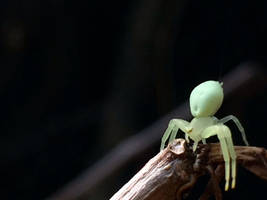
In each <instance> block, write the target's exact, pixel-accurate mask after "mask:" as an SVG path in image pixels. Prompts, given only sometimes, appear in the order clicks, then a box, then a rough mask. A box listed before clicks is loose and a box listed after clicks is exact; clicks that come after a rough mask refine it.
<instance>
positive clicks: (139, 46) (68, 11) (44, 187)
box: [0, 0, 267, 200]
mask: <svg viewBox="0 0 267 200" xmlns="http://www.w3.org/2000/svg"><path fill="white" fill-rule="evenodd" d="M266 35H267V2H266V1H265V0H259V1H247V0H242V1H241V0H236V1H213V0H208V1H197V0H192V1H189V0H187V1H186V0H179V1H173V0H172V1H171V0H139V1H125V0H124V1H122V0H117V1H63V0H53V1H52V0H47V1H39V0H34V1H33V0H25V1H19V0H2V1H1V2H0V110H1V114H0V118H1V120H0V155H1V156H0V158H1V161H0V165H1V166H0V167H1V173H0V174H1V176H0V182H1V187H0V188H1V189H0V198H1V199H20V200H21V199H27V200H31V199H45V198H46V197H48V196H50V195H52V194H53V193H54V192H56V191H57V190H59V189H60V188H61V187H63V186H64V185H65V184H66V183H68V182H70V181H71V180H73V179H74V178H75V177H76V176H77V175H79V174H80V173H81V172H82V171H83V170H84V169H87V168H88V167H90V166H91V165H92V164H94V163H96V162H97V161H98V160H99V159H100V158H101V157H103V156H104V155H105V154H106V153H108V152H109V151H110V150H111V149H112V148H113V147H115V146H116V145H118V144H119V143H120V142H121V141H123V140H124V139H126V138H127V137H129V136H131V135H134V134H136V133H137V132H138V131H140V130H142V129H144V128H145V127H147V126H148V125H150V124H152V123H153V122H154V121H155V120H157V119H159V118H160V117H162V116H164V115H165V114H166V113H168V112H170V111H171V110H172V109H174V108H175V107H176V106H177V105H179V104H181V103H182V102H184V101H187V100H188V97H189V94H190V91H191V90H192V89H193V88H194V86H196V85H197V84H199V83H201V82H203V81H205V80H209V79H213V80H220V79H221V78H222V77H223V76H224V75H225V74H227V73H229V72H231V70H232V69H234V68H235V67H236V66H238V65H242V64H243V63H246V62H248V61H249V62H253V63H257V64H258V65H260V66H262V69H264V67H265V66H266V64H267V54H266V52H267V51H266V44H267V43H266ZM236 78H237V79H238V77H236ZM265 83H266V82H265ZM266 92H267V88H266V84H265V85H264V84H263V85H262V84H261V85H260V86H259V87H258V86H257V87H256V86H255V87H252V88H250V89H247V90H244V91H243V92H240V93H236V94H234V95H232V96H231V98H230V99H229V100H227V101H226V102H225V104H224V105H223V107H222V109H221V110H220V111H219V113H218V117H219V118H221V117H223V116H225V115H229V114H234V115H236V116H237V117H238V118H239V119H240V121H241V122H242V123H243V125H244V127H245V129H246V132H247V137H248V140H249V142H250V143H251V144H252V145H254V146H262V147H265V148H266V147H267V146H266V141H267V136H266V126H265V125H266V111H267V105H266V102H267V101H266V100H267V95H266ZM166 126H167V124H166ZM234 130H236V129H234ZM233 132H234V131H233ZM235 132H237V131H235ZM236 135H238V134H236ZM234 142H235V143H237V144H242V141H241V139H240V137H239V135H238V136H236V138H235V137H234ZM159 144H160V140H159V142H158V144H157V145H155V147H154V148H152V149H150V150H149V151H147V154H146V155H144V156H141V157H140V158H137V159H136V161H134V162H132V163H129V166H128V167H127V170H123V171H122V172H121V173H120V176H113V178H110V179H109V181H108V182H106V183H103V184H102V185H101V186H99V187H98V188H97V189H96V190H95V193H93V194H90V196H89V197H88V198H89V199H108V198H109V197H110V196H111V195H112V194H113V193H114V192H115V191H117V190H118V189H119V188H120V187H121V186H122V185H123V184H124V183H125V182H126V181H127V180H129V178H130V177H131V176H132V175H133V174H135V173H136V172H137V171H138V170H139V169H140V168H141V167H142V166H143V164H144V163H145V162H147V160H148V159H149V158H150V157H152V156H153V155H155V154H156V153H157V152H158V150H159ZM205 181H206V180H202V182H203V183H202V182H201V184H203V185H205ZM266 186H267V184H266V182H264V181H262V180H260V179H258V178H256V177H255V176H254V175H252V174H250V173H249V172H247V171H245V170H243V169H239V174H238V177H237V188H236V190H234V191H231V192H228V193H224V196H225V198H226V199H234V198H240V199H252V198H255V196H256V195H259V196H262V198H263V197H264V196H266V194H265V190H266ZM264 189H265V190H264ZM192 199H194V198H193V197H192ZM256 199H257V198H256Z"/></svg>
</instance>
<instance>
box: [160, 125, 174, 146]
mask: <svg viewBox="0 0 267 200" xmlns="http://www.w3.org/2000/svg"><path fill="white" fill-rule="evenodd" d="M172 129H173V124H172V123H171V121H170V123H169V126H168V128H167V129H166V131H165V133H164V134H163V136H162V138H161V145H160V150H162V149H164V146H165V143H166V141H167V140H168V138H169V136H170V134H171V132H172Z"/></svg>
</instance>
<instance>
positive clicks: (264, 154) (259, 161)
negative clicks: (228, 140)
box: [110, 139, 267, 200]
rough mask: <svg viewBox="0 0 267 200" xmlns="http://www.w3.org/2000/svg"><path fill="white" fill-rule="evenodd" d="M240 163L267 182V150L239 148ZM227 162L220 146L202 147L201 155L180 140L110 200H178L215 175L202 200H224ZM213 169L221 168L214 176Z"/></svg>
mask: <svg viewBox="0 0 267 200" xmlns="http://www.w3.org/2000/svg"><path fill="white" fill-rule="evenodd" d="M235 150H236V153H237V162H238V163H239V164H240V165H242V166H243V167H245V168H246V169H247V170H249V171H251V172H252V173H254V174H255V175H257V176H258V177H259V178H262V179H264V180H267V150H266V149H264V148H259V147H247V146H235ZM222 164H224V159H223V156H222V153H221V149H220V144H219V143H216V144H215V143H214V144H207V145H200V146H199V148H198V150H197V152H196V153H193V152H192V149H191V148H190V147H188V146H187V145H186V142H185V140H183V139H177V140H175V141H174V142H173V143H172V144H171V145H169V146H168V147H167V148H166V149H165V150H163V151H161V152H159V153H158V154H157V155H156V156H155V157H153V158H152V159H151V160H150V161H149V162H148V163H147V164H146V165H145V166H144V167H143V168H142V169H141V170H140V171H139V172H138V173H137V174H136V175H135V176H134V177H133V178H132V179H131V180H130V181H129V182H128V183H126V184H125V185H124V186H123V187H122V188H121V189H120V190H119V191H118V192H117V193H116V194H115V195H114V196H113V197H112V198H111V199H110V200H119V199H120V200H150V199H153V200H175V199H178V200H180V199H182V196H183V194H184V193H185V192H186V191H188V190H189V189H191V188H192V187H193V186H194V185H195V183H196V182H197V179H198V177H200V176H202V175H204V174H206V173H207V172H208V173H209V174H210V175H211V180H210V182H209V183H208V185H207V188H206V190H205V192H204V194H203V195H202V196H201V199H202V200H204V199H208V198H209V197H210V196H211V195H212V194H214V195H215V198H216V199H222V195H221V191H220V188H219V186H218V182H219V180H220V179H221V178H222V177H223V173H224V170H222V169H223V167H221V166H223V165H222ZM211 166H218V168H217V170H216V171H215V172H214V171H213V168H212V167H211Z"/></svg>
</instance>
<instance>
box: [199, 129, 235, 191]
mask: <svg viewBox="0 0 267 200" xmlns="http://www.w3.org/2000/svg"><path fill="white" fill-rule="evenodd" d="M213 135H217V136H218V139H219V140H220V145H221V151H222V154H223V158H224V162H225V191H227V190H228V188H229V179H230V162H231V175H232V185H231V188H232V189H233V188H235V183H236V153H235V150H234V145H233V141H232V136H231V131H230V129H229V128H228V127H227V126H225V125H214V126H210V127H208V128H206V129H205V130H204V131H203V132H202V133H201V136H202V138H209V137H210V136H213ZM230 158H231V159H230Z"/></svg>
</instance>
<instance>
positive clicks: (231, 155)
mask: <svg viewBox="0 0 267 200" xmlns="http://www.w3.org/2000/svg"><path fill="white" fill-rule="evenodd" d="M222 102H223V89H222V86H221V84H220V83H219V82H217V81H206V82H204V83H201V84H200V85H198V86H197V87H195V88H194V90H193V91H192V92H191V95H190V110H191V113H192V115H193V116H194V117H195V118H193V119H192V121H191V122H187V121H185V120H182V119H172V120H171V121H170V123H169V126H168V128H167V130H166V131H165V133H164V135H163V137H162V141H161V147H160V149H161V150H162V149H163V148H164V146H165V143H166V142H167V140H168V138H169V143H170V142H172V141H173V140H174V139H175V138H176V135H177V132H178V130H179V129H181V130H182V131H183V132H184V133H185V139H186V141H187V142H189V138H190V139H192V140H193V141H194V144H193V151H195V150H196V148H197V145H198V143H199V142H200V141H201V140H202V142H203V143H206V138H209V137H211V136H214V135H217V137H218V139H219V141H220V144H221V149H222V153H223V157H224V160H225V180H226V183H225V190H228V187H229V179H230V162H231V175H232V188H234V187H235V179H236V153H235V150H234V145H233V142H232V136H231V131H230V129H229V128H228V127H227V126H225V125H224V123H226V122H227V121H229V120H233V121H234V122H235V124H236V125H237V127H238V129H239V131H240V132H241V134H242V137H243V140H244V142H245V144H246V145H248V142H247V139H246V135H245V131H244V128H243V127H242V125H241V124H240V122H239V121H238V119H237V118H236V117H234V116H233V115H229V116H227V117H224V118H223V119H220V120H219V119H217V118H216V117H214V116H213V115H214V114H215V113H216V112H217V110H218V109H219V108H220V106H221V104H222Z"/></svg>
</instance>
